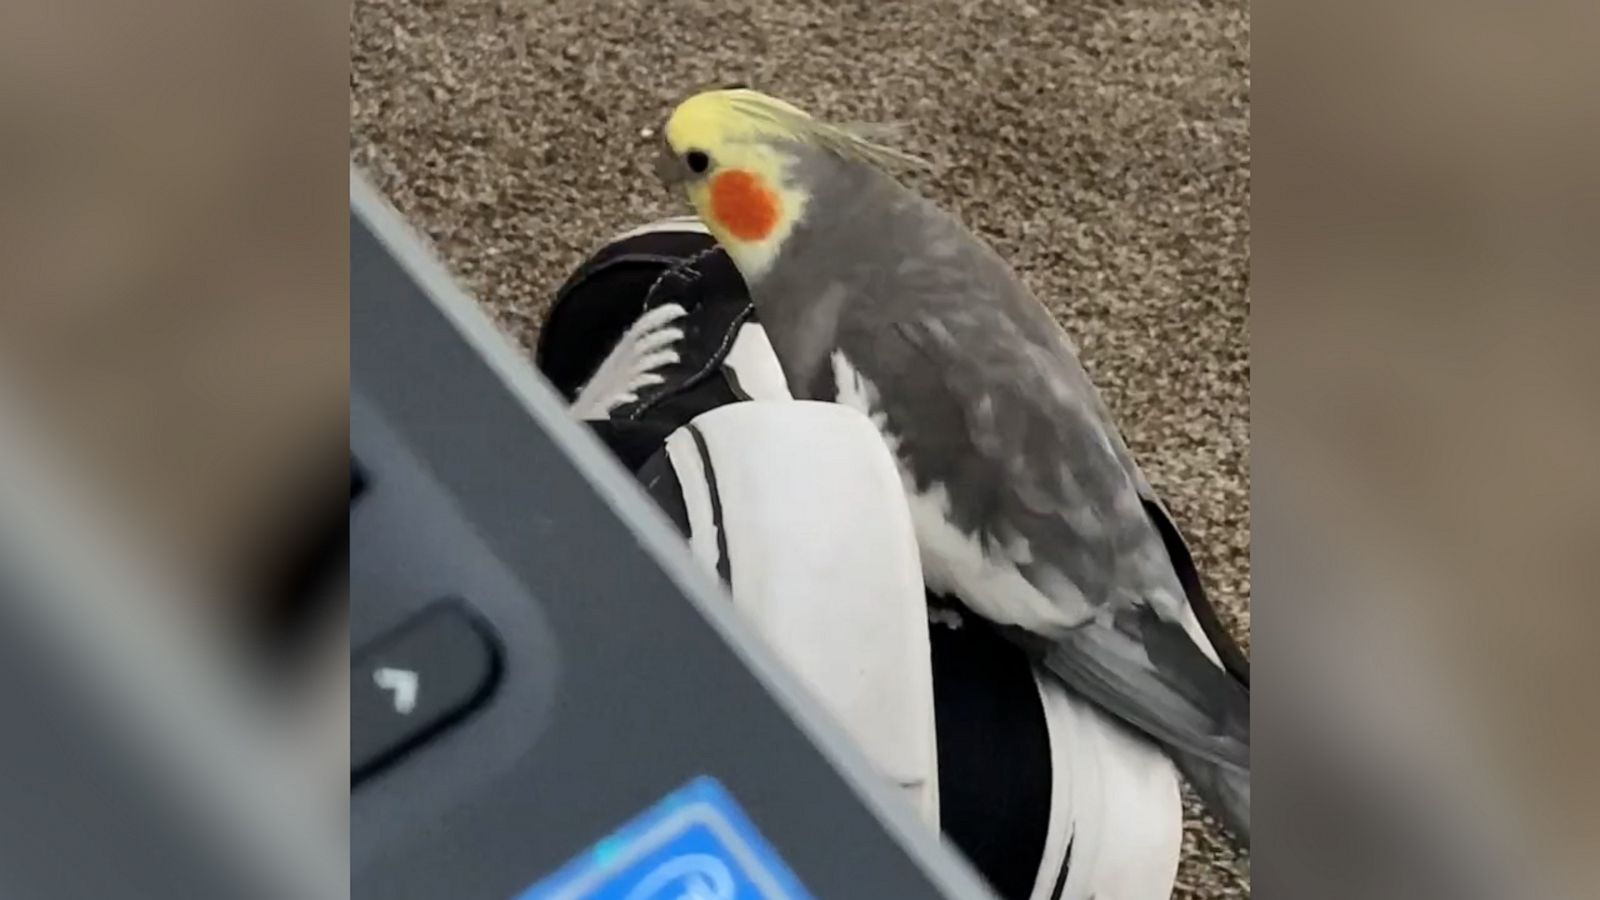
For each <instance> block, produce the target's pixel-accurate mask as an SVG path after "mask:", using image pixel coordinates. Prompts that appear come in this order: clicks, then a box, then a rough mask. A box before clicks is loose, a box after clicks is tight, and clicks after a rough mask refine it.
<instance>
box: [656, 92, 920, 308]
mask: <svg viewBox="0 0 1600 900" xmlns="http://www.w3.org/2000/svg"><path fill="white" fill-rule="evenodd" d="M665 137H666V144H667V146H666V148H665V155H664V156H663V158H662V160H661V165H660V174H661V176H662V178H663V179H664V180H665V181H667V182H668V183H669V184H672V185H678V186H682V187H683V189H684V191H685V193H687V194H688V197H689V202H691V203H692V204H694V207H695V211H696V212H697V213H698V214H699V216H700V219H701V220H702V221H703V222H705V224H706V227H707V228H708V229H710V230H711V233H712V235H713V236H715V237H716V238H717V241H718V243H720V244H722V246H723V248H724V249H725V250H727V251H728V255H729V256H730V257H731V258H732V259H733V261H734V264H735V265H737V266H738V267H739V269H740V271H741V272H742V273H743V274H744V276H745V278H746V279H747V280H752V279H754V278H757V277H759V276H760V275H761V274H762V273H764V272H765V271H766V269H767V268H768V267H769V266H770V265H771V263H772V259H773V257H774V256H775V255H776V254H777V252H778V250H779V248H780V247H781V246H782V244H783V241H784V240H785V239H786V238H787V237H788V236H789V234H790V233H791V232H792V231H793V229H794V226H795V223H797V222H799V221H800V219H801V218H802V217H804V215H805V212H806V204H807V202H808V201H809V199H810V194H809V192H808V191H807V190H806V186H805V185H804V184H802V183H799V181H798V180H797V179H795V178H793V177H790V176H791V172H790V167H791V166H792V165H793V164H794V162H795V160H794V159H793V157H792V155H791V154H790V153H789V152H787V151H785V149H784V146H785V145H786V144H788V145H790V146H792V145H793V144H794V143H795V142H799V143H803V144H807V145H810V146H813V147H817V148H819V149H822V150H825V151H827V152H830V153H833V154H836V155H838V156H841V157H844V158H848V159H857V160H860V161H862V162H866V163H870V164H873V165H879V166H886V165H889V164H892V163H897V162H898V163H905V162H920V161H918V160H916V158H915V157H911V156H908V155H906V154H904V153H900V152H899V151H896V150H893V149H890V148H888V147H886V146H883V145H881V144H877V143H874V142H872V141H870V140H868V139H866V138H865V137H863V136H861V135H859V134H858V133H856V132H854V131H852V130H850V129H848V128H845V127H841V126H837V125H830V124H828V123H825V122H821V121H819V120H817V119H814V118H812V117H811V116H810V115H808V114H807V113H806V112H804V111H803V110H801V109H799V108H797V107H795V106H794V105H792V104H789V103H786V102H784V101H782V100H779V99H777V98H776V97H770V96H767V95H766V94H762V93H760V92H758V91H752V90H748V89H744V88H734V89H726V90H717V91H706V92H704V93H700V94H696V95H694V96H693V97H690V98H689V99H687V100H685V101H683V102H682V103H680V104H678V107H677V108H676V109H675V110H673V112H672V115H671V116H670V117H669V118H668V119H667V125H666V129H665Z"/></svg>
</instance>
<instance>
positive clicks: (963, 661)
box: [537, 218, 1248, 900]
mask: <svg viewBox="0 0 1600 900" xmlns="http://www.w3.org/2000/svg"><path fill="white" fill-rule="evenodd" d="M537 361H538V365H539V368H540V369H541V370H542V371H543V372H544V374H545V375H546V376H547V377H548V378H549V379H550V380H551V381H552V382H553V383H554V384H555V385H556V387H557V388H558V389H559V390H560V391H562V392H563V393H564V394H565V395H566V397H567V398H568V399H569V400H570V401H572V403H573V411H574V413H575V414H576V415H578V416H579V417H580V418H583V419H584V420H586V421H587V422H589V424H590V425H591V427H593V428H594V429H595V430H596V432H597V433H599V434H600V436H601V437H602V438H603V439H604V440H605V441H606V443H607V444H608V446H610V447H611V449H612V450H613V452H615V453H616V454H617V455H618V457H619V458H620V459H621V460H622V461H623V463H624V464H625V465H628V466H629V467H630V468H631V469H632V470H633V471H635V473H636V474H637V475H638V476H639V478H640V480H641V482H643V483H644V484H645V486H646V488H647V490H648V491H649V492H650V493H651V495H652V496H653V497H654V498H655V499H656V500H657V502H658V503H660V504H661V505H662V507H663V508H664V509H665V510H666V511H667V512H668V514H669V515H670V516H671V517H672V518H673V519H674V521H676V522H677V523H678V526H679V528H680V529H681V530H683V531H684V533H685V534H686V536H688V537H689V538H690V541H691V544H692V545H693V544H695V543H696V541H697V540H698V541H699V546H698V549H697V555H700V556H701V557H702V559H703V560H704V561H705V562H707V563H708V564H710V565H712V566H713V567H714V568H715V569H716V570H717V571H718V572H719V574H721V575H722V577H723V579H724V580H725V581H728V582H729V583H730V585H733V586H735V587H736V590H735V592H734V593H735V594H736V595H737V594H739V593H741V589H739V584H740V583H741V573H740V571H739V569H740V565H741V560H740V559H739V558H737V557H738V554H737V552H736V551H735V550H733V549H730V548H732V547H734V546H736V545H740V543H741V542H740V540H738V539H734V540H731V541H730V540H729V538H730V537H731V535H732V533H733V532H734V531H739V530H741V529H750V530H755V529H759V528H761V527H763V526H762V525H760V524H758V523H757V520H760V519H765V520H766V521H784V517H783V515H781V514H780V515H777V516H773V517H770V518H768V517H763V516H761V515H752V514H751V513H750V511H749V509H748V507H749V505H750V504H751V503H752V502H754V503H756V504H757V505H759V503H760V501H759V500H755V501H752V500H751V499H750V498H751V497H756V496H758V495H760V494H761V490H760V486H759V484H755V482H757V481H759V478H760V477H761V476H760V471H761V470H760V466H759V465H756V464H753V461H747V460H745V459H743V458H741V457H740V456H739V454H740V453H742V452H748V453H750V454H752V455H765V454H771V455H774V456H776V455H779V454H780V452H781V449H782V448H776V449H774V448H771V447H768V448H765V449H750V450H748V451H742V450H740V449H739V448H740V447H742V446H750V447H754V446H755V445H756V444H758V443H759V442H760V440H761V437H762V436H761V435H755V436H753V437H752V438H751V440H750V441H749V442H748V444H743V443H741V437H740V436H739V435H737V434H734V435H730V434H728V433H727V432H728V428H727V426H729V425H730V424H732V425H734V427H735V428H737V427H741V426H740V425H739V424H738V423H737V422H734V421H733V417H719V416H717V415H715V413H716V411H718V410H720V409H723V408H724V407H728V406H730V405H731V404H735V403H738V402H739V401H743V400H749V399H756V400H780V401H781V400H788V399H790V395H789V393H788V390H787V387H786V386H785V384H784V381H783V375H782V371H781V369H780V368H779V367H778V364H777V360H776V357H775V355H774V354H773V353H772V349H771V345H770V344H769V343H768V342H767V339H766V336H765V334H764V332H762V330H761V327H760V325H759V323H758V322H757V321H756V317H755V314H754V310H753V307H752V305H751V302H750V298H749V294H748V291H747V290H746V288H745V285H744V283H743V281H742V279H741V278H740V277H739V274H738V272H737V271H736V270H735V269H734V267H733V265H732V263H731V261H729V259H728V258H727V256H726V254H724V253H723V252H721V251H720V250H719V249H718V248H717V247H716V245H715V242H714V241H713V240H712V238H711V237H710V236H709V235H708V234H707V233H706V232H705V229H704V228H703V227H702V226H700V225H699V223H698V222H696V221H694V220H692V219H688V218H685V219H673V220H667V221H664V222H660V223H656V224H654V225H651V226H646V227H643V228H639V229H635V230H634V231H631V232H628V233H625V234H623V235H620V236H618V237H617V238H616V239H615V240H613V241H612V242H610V243H609V244H608V245H607V246H606V247H604V248H603V249H601V250H600V251H599V252H597V253H596V254H595V255H594V256H593V257H592V258H591V259H590V260H588V261H587V262H586V263H585V264H584V265H583V266H582V267H580V268H579V269H578V271H577V272H575V273H574V274H573V276H572V277H571V278H570V279H569V280H568V281H567V283H566V284H565V285H564V286H563V287H562V288H561V291H560V293H559V294H558V297H557V300H556V303H555V304H554V306H553V307H552V309H551V311H550V314H549V317H548V319H547V321H546V323H545V326H544V328H543V330H542V331H541V334H540V341H539V346H538V352H537ZM799 405H800V404H797V406H799ZM719 419H720V421H719ZM743 421H744V422H746V423H756V424H749V425H748V427H750V428H752V429H756V430H766V429H767V428H768V427H769V425H763V424H759V423H761V422H763V421H766V422H767V423H769V424H770V423H771V422H772V421H773V420H772V419H770V418H768V419H765V420H763V418H762V417H761V416H748V417H743ZM697 423H698V424H697ZM846 430H848V429H846ZM714 431H716V432H720V434H718V433H714ZM767 433H768V434H778V433H784V429H783V428H782V427H779V428H774V429H771V431H768V432H767ZM788 433H789V434H791V435H794V436H793V437H791V438H790V439H789V440H793V441H800V440H808V439H810V435H809V433H806V434H805V435H804V436H801V433H800V432H794V431H790V432H788ZM708 435H710V437H711V438H712V439H711V440H708V439H707V437H708ZM873 452H877V451H875V450H872V449H863V450H862V451H861V453H862V455H863V457H865V456H868V455H870V454H871V453H873ZM747 463H752V464H747ZM804 468H805V467H804V465H803V464H801V465H800V466H799V469H800V471H799V472H796V471H794V470H793V469H786V470H784V471H783V472H781V473H778V474H774V475H769V476H768V477H769V478H774V479H777V478H782V479H785V480H792V479H796V478H798V479H801V480H803V479H804V478H805V477H806V473H805V471H804ZM719 469H720V470H722V471H723V472H724V473H725V474H726V475H727V479H726V480H727V481H728V484H725V485H724V486H723V487H724V488H731V490H732V492H734V493H737V494H738V495H739V496H738V498H734V497H731V496H722V493H723V492H721V491H719V490H718V489H717V486H716V475H717V472H718V470H719ZM752 473H754V474H752ZM812 474H813V475H814V476H815V477H816V478H817V479H819V481H828V482H829V483H830V484H837V483H840V482H839V479H840V478H841V477H842V476H841V474H840V473H839V472H821V471H817V472H813V473H812ZM738 485H743V488H740V487H738ZM752 485H754V486H752ZM779 493H780V492H778V491H773V492H772V494H773V496H777V495H778V494H779ZM787 496H788V497H789V499H787V500H784V501H782V502H789V503H795V504H802V503H805V502H806V500H805V497H804V494H803V493H798V494H791V495H787ZM884 504H885V505H886V506H890V505H893V501H892V500H885V501H884ZM846 506H847V507H848V509H847V510H845V514H846V516H848V515H859V513H860V509H861V505H860V504H859V503H854V504H846ZM808 509H809V507H808ZM741 510H742V511H741ZM780 512H788V511H780ZM793 512H794V516H793V517H794V520H795V521H800V520H801V519H802V518H804V516H802V515H801V512H802V511H801V510H799V509H798V508H797V509H795V510H793ZM810 513H812V514H813V515H812V517H811V518H810V519H806V521H808V522H810V523H811V524H810V525H809V526H808V527H810V528H812V529H813V532H814V531H815V515H814V513H815V510H810ZM1153 514H1154V515H1156V516H1158V518H1161V519H1162V520H1163V521H1166V520H1165V511H1164V510H1155V511H1153ZM697 517H698V519H699V520H700V521H699V523H698V524H697V522H696V519H697ZM884 521H886V522H891V521H894V520H893V518H892V516H888V517H884ZM1166 524H1167V525H1168V526H1169V527H1168V528H1166V529H1165V530H1164V535H1165V536H1166V537H1167V538H1168V541H1169V544H1172V545H1173V547H1172V550H1173V554H1174V559H1175V561H1177V562H1178V564H1179V567H1180V569H1187V571H1188V574H1189V577H1188V578H1186V579H1185V586H1186V587H1191V586H1192V590H1191V601H1192V605H1193V606H1194V612H1195V613H1196V621H1195V623H1194V625H1195V629H1196V630H1198V631H1203V633H1204V636H1205V637H1206V638H1207V639H1209V641H1210V643H1211V644H1212V645H1213V646H1214V647H1215V648H1216V650H1217V653H1218V656H1219V658H1220V659H1221V661H1222V663H1223V664H1224V666H1225V668H1227V669H1228V670H1229V671H1230V672H1232V673H1233V674H1234V675H1235V677H1237V678H1239V679H1240V680H1241V681H1243V682H1244V683H1246V684H1248V668H1247V664H1246V663H1245V662H1244V657H1243V654H1242V653H1240V652H1239V651H1238V648H1237V647H1236V646H1235V645H1234V644H1233V642H1232V641H1231V640H1230V639H1228V638H1227V636H1226V634H1225V633H1224V632H1223V630H1222V629H1221V627H1220V626H1219V625H1218V623H1217V619H1216V616H1215V614H1214V612H1213V611H1212V609H1211V607H1210V605H1209V603H1208V602H1207V601H1206V599H1205V597H1204V594H1203V592H1201V591H1200V590H1199V581H1198V578H1197V577H1196V576H1195V575H1194V573H1193V566H1192V562H1190V559H1189V555H1188V550H1187V548H1186V547H1185V546H1184V545H1183V539H1182V537H1181V535H1179V534H1178V532H1177V530H1176V528H1172V527H1170V524H1171V523H1170V521H1166ZM861 527H865V528H868V529H870V528H871V527H874V526H872V525H871V524H870V523H866V524H862V525H861ZM884 527H888V526H884ZM708 536H710V537H708ZM744 536H745V537H748V535H744ZM785 539H786V538H785V536H784V535H781V534H776V535H771V536H767V537H763V538H761V540H764V541H768V542H775V543H777V544H779V545H783V546H784V547H785V552H786V553H787V554H790V555H803V553H804V549H805V548H804V547H802V546H801V545H798V544H796V543H795V542H794V540H793V538H792V537H788V544H787V545H784V544H783V542H784V541H785ZM856 539H857V540H881V541H883V542H885V543H893V541H892V539H890V538H887V537H874V536H870V535H869V536H868V537H866V538H860V537H858V538H856ZM719 542H720V543H719ZM747 543H748V542H746V544H747ZM822 552H832V551H827V549H826V548H823V550H822ZM840 552H842V551H840ZM891 555H892V554H891ZM757 556H759V557H760V558H762V559H766V560H770V559H772V558H773V557H772V556H771V555H770V554H768V555H766V556H761V555H760V554H757ZM755 564H756V565H766V564H768V563H755ZM749 565H750V563H747V564H746V570H745V571H744V572H743V573H742V574H743V576H744V577H746V578H748V577H749V576H750V572H749V570H748V566H749ZM912 565H913V566H914V563H913V564H912ZM890 568H893V566H890ZM756 574H757V576H759V575H760V574H762V573H759V572H758V573H756ZM757 580H758V581H759V580H760V579H759V577H758V579H757ZM745 584H746V586H745V587H743V588H742V591H743V592H745V593H760V589H756V588H750V587H748V583H747V582H746V583H745ZM879 599H880V600H882V599H883V598H879ZM915 599H916V602H917V603H918V604H919V605H920V607H921V609H920V610H919V614H920V616H921V617H922V618H924V619H925V621H926V623H927V635H928V640H927V644H926V650H925V651H924V652H926V654H927V663H926V667H927V676H926V680H927V681H928V682H930V683H931V686H932V691H931V693H932V714H933V726H934V731H935V733H936V741H935V744H936V768H937V771H936V775H935V778H934V781H935V784H934V785H932V786H931V796H933V797H935V798H936V806H937V809H936V810H935V811H933V814H931V815H930V816H929V818H930V820H931V821H936V822H937V823H938V824H939V826H940V827H941V828H942V829H943V830H944V831H945V833H946V834H947V835H948V836H949V837H950V838H951V840H952V841H953V842H954V843H955V844H956V845H957V846H958V847H960V848H961V849H962V850H963V851H964V852H965V853H966V855H967V856H968V857H969V859H971V861H972V862H973V863H974V865H975V866H976V867H977V868H978V870H979V871H981V872H982V873H983V874H984V875H985V876H986V877H987V878H988V880H989V881H990V883H991V884H992V885H993V886H994V888H995V889H996V891H997V892H998V893H999V895H1000V896H1002V897H1005V898H1008V900H1009V898H1015V900H1058V898H1084V900H1086V898H1090V897H1095V896H1098V897H1101V898H1106V897H1116V898H1119V900H1141V898H1149V900H1157V898H1161V900H1164V898H1166V897H1168V896H1170V894H1171V892H1172V887H1173V881H1174V879H1175V876H1176V869H1177V863H1178V856H1179V853H1180V849H1181V840H1182V815H1183V812H1182V805H1181V800H1180V795H1179V789H1178V779H1177V773H1176V771H1175V769H1174V768H1173V766H1172V764H1171V762H1170V761H1169V760H1167V759H1166V757H1165V756H1163V755H1161V754H1160V753H1159V752H1158V751H1156V750H1155V749H1153V748H1152V747H1151V746H1150V745H1149V744H1147V743H1145V742H1143V741H1141V740H1138V739H1137V738H1135V737H1134V736H1133V735H1131V734H1129V733H1128V732H1127V731H1126V730H1125V729H1124V728H1123V727H1122V726H1121V725H1120V724H1118V723H1116V722H1113V721H1110V720H1108V719H1107V718H1106V717H1104V716H1102V715H1101V714H1099V713H1098V711H1096V710H1095V709H1094V708H1092V707H1091V706H1089V705H1088V704H1087V703H1084V702H1083V701H1081V700H1079V699H1077V698H1076V697H1074V696H1072V695H1070V694H1068V693H1066V692H1065V691H1064V690H1063V689H1062V687H1061V686H1060V684H1059V683H1058V682H1057V681H1055V680H1054V679H1052V678H1049V677H1048V676H1044V675H1042V674H1041V673H1040V672H1038V671H1037V670H1036V669H1035V668H1034V667H1033V666H1032V664H1031V661H1030V660H1029V659H1027V657H1026V656H1025V655H1024V654H1023V652H1022V651H1021V650H1019V649H1018V648H1017V647H1016V646H1015V645H1013V644H1011V643H1010V642H1008V641H1006V640H1005V639H1004V638H1003V637H1002V636H1001V635H1000V634H999V633H998V632H997V631H996V629H995V628H994V627H993V626H991V625H990V624H989V623H988V622H986V621H985V620H983V619H981V618H980V617H978V616H974V615H971V614H970V613H967V612H966V611H965V609H964V607H963V606H962V605H961V604H960V603H959V602H958V601H955V600H952V599H948V598H941V597H936V596H931V595H929V596H926V597H917V598H915ZM736 602H741V601H740V600H739V599H738V598H737V597H736ZM824 605H825V604H824ZM862 605H874V604H873V601H872V600H870V599H864V600H863V601H862ZM877 605H881V603H879V604H877ZM857 613H858V611H857V610H853V609H851V608H847V607H842V606H837V605H836V606H834V607H832V608H831V610H830V611H829V612H828V615H830V616H834V617H837V618H840V619H841V620H844V621H848V620H849V618H850V617H851V616H852V615H855V614H857ZM761 615H762V613H761V612H760V611H758V612H756V613H754V616H755V618H757V619H760V618H761ZM770 637H771V638H772V640H773V641H774V642H775V643H778V644H784V643H785V642H787V643H789V644H792V645H794V646H793V647H791V648H790V649H791V650H792V651H793V653H794V654H795V660H797V661H798V662H797V665H798V666H799V667H800V668H802V669H803V668H805V667H806V665H808V664H812V663H814V662H815V660H816V658H817V657H815V656H807V655H806V654H807V653H808V652H810V648H808V647H806V646H805V645H804V641H803V639H801V638H800V637H796V636H793V635H792V633H780V634H776V635H772V636H770ZM911 693H912V695H914V694H915V692H914V691H912V692H911ZM841 718H843V719H846V720H848V719H849V718H850V715H849V713H848V711H846V712H845V713H843V714H841ZM895 721H900V720H895ZM906 721H907V722H915V721H919V720H916V719H915V717H913V718H912V719H911V720H906ZM900 727H902V728H907V729H910V728H912V725H911V724H903V725H901V726H900ZM857 737H858V738H860V739H861V740H863V741H865V742H867V743H871V742H872V741H873V740H881V739H882V737H883V735H882V734H881V733H875V732H872V731H871V730H870V729H866V730H865V731H863V732H861V733H858V735H857ZM918 740H920V738H919V739H913V740H909V741H907V742H905V743H908V744H910V745H915V744H916V743H917V742H918ZM912 751H913V752H911V755H910V756H909V757H907V758H906V759H908V760H910V762H906V763H905V765H906V766H910V768H912V769H914V768H915V765H914V761H915V758H916V753H915V752H914V751H915V747H914V746H913V747H912ZM907 777H908V778H910V777H912V776H907ZM912 780H914V778H913V779H912ZM920 796H922V797H924V798H925V797H927V796H930V793H929V792H928V791H923V792H922V793H921V795H920Z"/></svg>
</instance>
